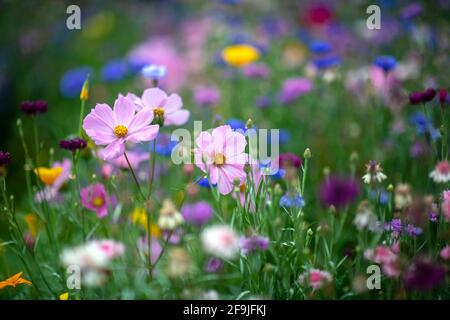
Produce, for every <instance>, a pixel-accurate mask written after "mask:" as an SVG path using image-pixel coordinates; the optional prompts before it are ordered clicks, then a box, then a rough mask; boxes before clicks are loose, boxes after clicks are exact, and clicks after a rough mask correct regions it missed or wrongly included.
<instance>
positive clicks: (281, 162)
mask: <svg viewBox="0 0 450 320" xmlns="http://www.w3.org/2000/svg"><path fill="white" fill-rule="evenodd" d="M301 165H302V159H301V158H300V157H299V156H298V155H296V154H295V153H292V152H286V153H282V154H280V155H279V156H278V166H279V167H280V168H283V169H284V168H286V166H294V167H296V168H297V169H298V168H300V166H301Z"/></svg>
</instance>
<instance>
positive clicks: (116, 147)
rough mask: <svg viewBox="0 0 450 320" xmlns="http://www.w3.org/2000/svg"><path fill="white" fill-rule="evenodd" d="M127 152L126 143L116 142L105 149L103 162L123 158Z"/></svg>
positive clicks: (120, 140)
mask: <svg viewBox="0 0 450 320" xmlns="http://www.w3.org/2000/svg"><path fill="white" fill-rule="evenodd" d="M124 152H125V141H123V140H122V139H119V140H116V141H114V142H113V143H111V144H109V145H108V146H107V147H106V148H105V149H103V154H102V155H103V160H112V159H115V158H117V157H119V156H121V155H122V154H123V153H124Z"/></svg>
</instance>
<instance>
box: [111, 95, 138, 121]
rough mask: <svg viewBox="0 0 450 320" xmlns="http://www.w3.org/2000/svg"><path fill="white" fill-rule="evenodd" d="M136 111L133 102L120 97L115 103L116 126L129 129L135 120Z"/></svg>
mask: <svg viewBox="0 0 450 320" xmlns="http://www.w3.org/2000/svg"><path fill="white" fill-rule="evenodd" d="M135 111H136V107H135V105H134V103H133V101H131V100H130V99H128V98H126V97H124V96H122V95H120V96H119V97H118V98H117V100H116V102H115V103H114V117H115V124H116V125H124V126H126V127H128V126H129V125H130V123H131V121H132V120H133V118H134V113H135Z"/></svg>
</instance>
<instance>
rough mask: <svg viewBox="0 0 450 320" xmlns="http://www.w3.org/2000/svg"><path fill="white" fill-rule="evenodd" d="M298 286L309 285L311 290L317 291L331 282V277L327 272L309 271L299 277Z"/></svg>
mask: <svg viewBox="0 0 450 320" xmlns="http://www.w3.org/2000/svg"><path fill="white" fill-rule="evenodd" d="M299 281H300V284H302V285H309V286H310V287H311V288H312V289H313V290H319V289H321V288H323V287H325V286H326V285H328V284H330V283H331V282H332V281H333V276H332V275H331V274H330V273H329V272H328V271H323V270H319V269H310V270H308V271H306V272H304V273H302V274H301V275H300V277H299Z"/></svg>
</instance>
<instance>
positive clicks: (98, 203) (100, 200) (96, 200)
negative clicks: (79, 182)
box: [92, 197, 105, 207]
mask: <svg viewBox="0 0 450 320" xmlns="http://www.w3.org/2000/svg"><path fill="white" fill-rule="evenodd" d="M104 203H105V202H104V201H103V198H101V197H95V198H94V199H92V204H93V205H94V206H95V207H101V206H103V204H104Z"/></svg>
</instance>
